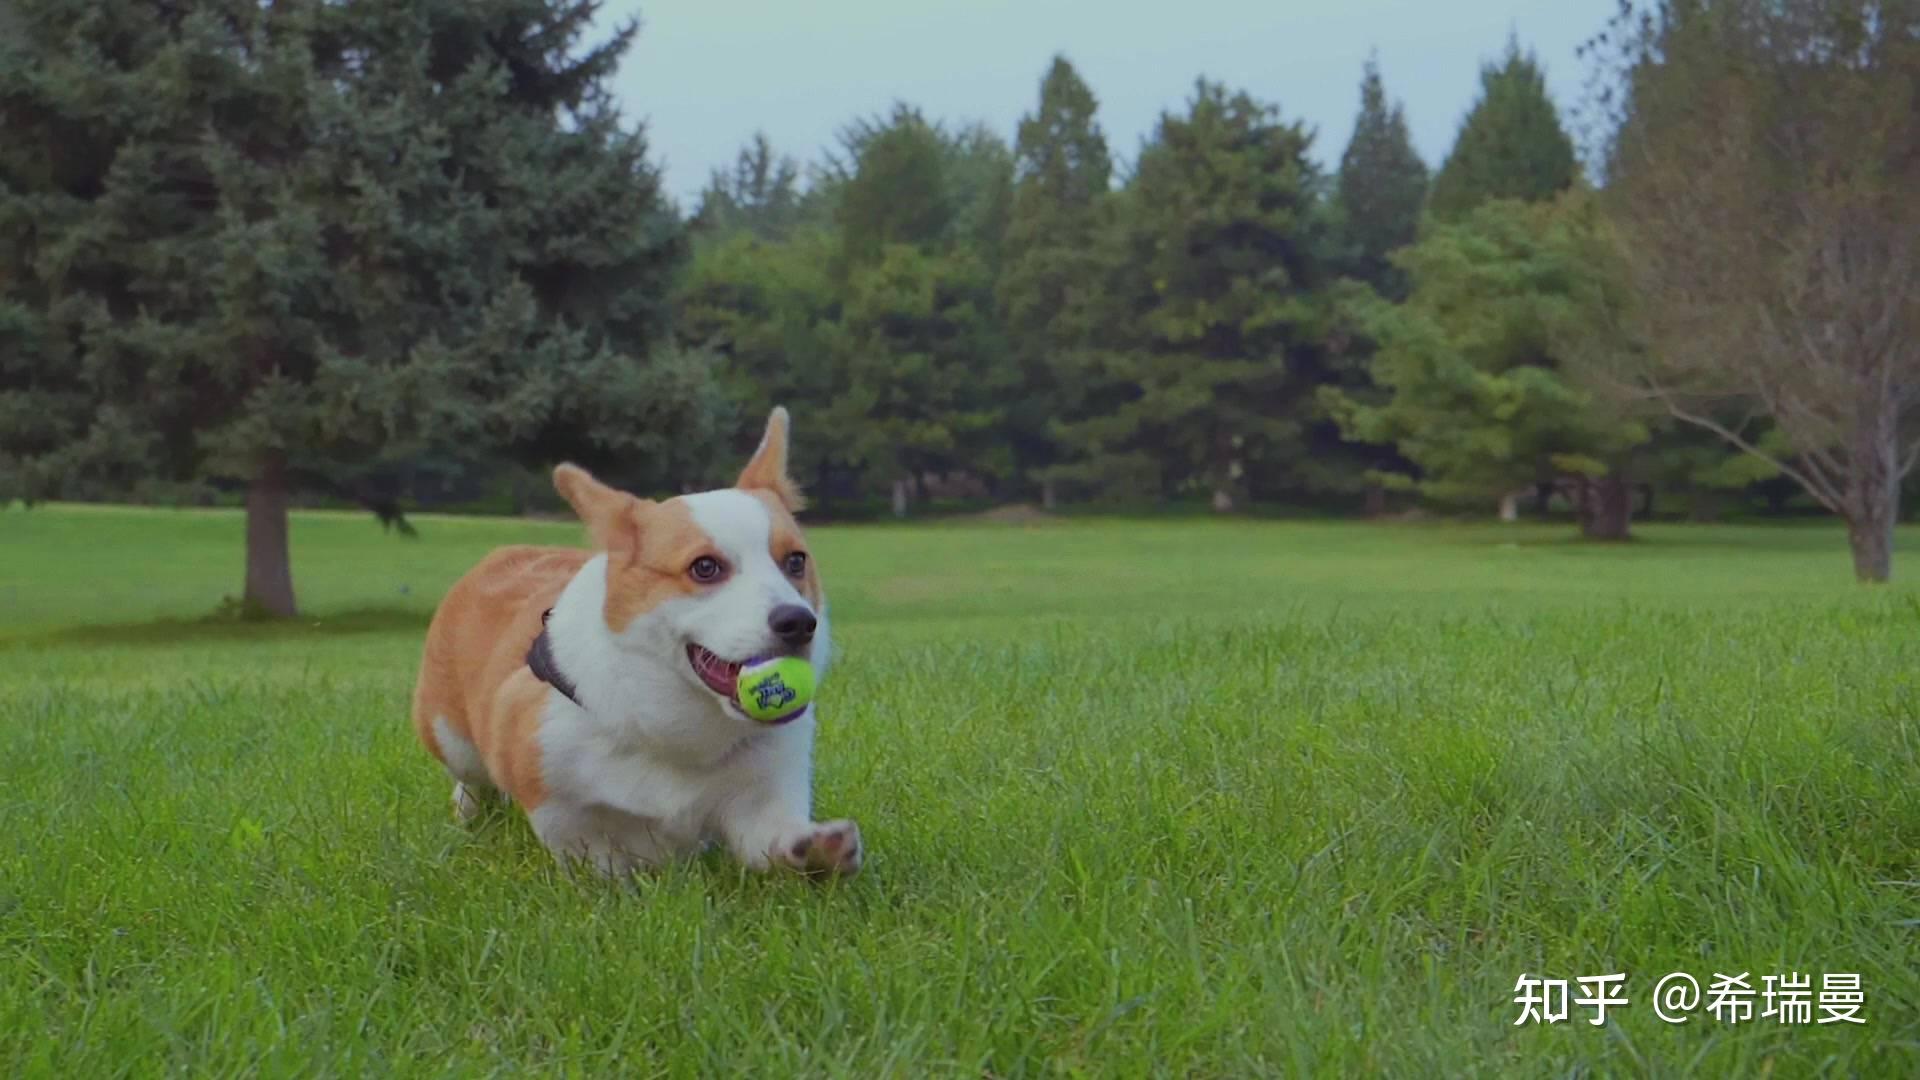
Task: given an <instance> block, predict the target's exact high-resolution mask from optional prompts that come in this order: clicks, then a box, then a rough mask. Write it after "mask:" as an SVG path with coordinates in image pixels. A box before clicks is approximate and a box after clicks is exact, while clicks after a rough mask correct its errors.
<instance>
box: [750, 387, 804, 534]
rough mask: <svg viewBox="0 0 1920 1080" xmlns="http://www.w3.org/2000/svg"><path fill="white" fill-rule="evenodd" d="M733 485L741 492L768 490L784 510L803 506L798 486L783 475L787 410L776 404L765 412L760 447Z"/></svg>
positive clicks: (789, 510) (791, 478) (785, 457)
mask: <svg viewBox="0 0 1920 1080" xmlns="http://www.w3.org/2000/svg"><path fill="white" fill-rule="evenodd" d="M733 486H734V487H737V488H740V489H742V490H744V491H768V492H772V493H773V495H774V497H775V498H777V499H779V500H780V504H781V505H782V506H785V507H786V508H787V512H788V513H798V512H799V511H800V508H801V507H802V506H804V505H806V500H805V499H803V498H801V496H800V487H799V485H797V484H795V483H794V482H793V477H791V476H788V475H787V410H786V409H785V408H784V407H782V406H778V405H776V406H774V409H773V411H772V412H771V413H768V414H767V432H766V434H764V435H762V436H760V449H758V450H755V451H754V452H753V459H752V460H750V461H748V462H747V467H746V468H744V469H741V470H740V479H738V480H735V481H734V482H733Z"/></svg>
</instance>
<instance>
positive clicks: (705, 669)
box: [687, 642, 740, 702]
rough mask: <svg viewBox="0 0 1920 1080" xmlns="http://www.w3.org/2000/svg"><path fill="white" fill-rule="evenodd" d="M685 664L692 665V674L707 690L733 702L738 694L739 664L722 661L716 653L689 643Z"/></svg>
mask: <svg viewBox="0 0 1920 1080" xmlns="http://www.w3.org/2000/svg"><path fill="white" fill-rule="evenodd" d="M687 663H689V664H691V665H693V673H694V674H695V675H698V676H700V681H701V682H703V683H706V684H707V689H709V690H711V691H713V692H714V693H716V694H719V695H720V696H721V697H723V698H726V699H727V700H728V701H729V702H732V701H735V700H736V699H737V697H738V695H739V692H740V664H739V663H737V662H735V661H732V660H722V659H721V658H720V656H719V654H718V653H715V652H713V651H712V650H710V649H704V648H701V647H700V646H698V645H695V644H693V643H691V642H689V643H688V644H687Z"/></svg>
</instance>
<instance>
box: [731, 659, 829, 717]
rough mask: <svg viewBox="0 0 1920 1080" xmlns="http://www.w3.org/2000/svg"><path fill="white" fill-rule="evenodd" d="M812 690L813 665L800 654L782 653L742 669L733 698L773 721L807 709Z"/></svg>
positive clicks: (746, 710) (751, 713)
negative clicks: (782, 654) (789, 654)
mask: <svg viewBox="0 0 1920 1080" xmlns="http://www.w3.org/2000/svg"><path fill="white" fill-rule="evenodd" d="M813 689H814V677H813V665H812V664H809V663H807V662H806V661H805V660H802V659H801V658H799V657H797V656H781V657H777V658H775V659H772V660H762V661H760V662H759V663H757V664H748V665H747V666H745V667H743V668H741V669H740V681H739V683H738V684H737V688H736V690H735V692H734V697H735V698H736V699H737V700H738V701H739V702H740V711H742V712H744V713H746V714H747V715H748V716H751V717H753V718H754V719H755V720H758V721H760V722H761V723H763V724H771V723H776V722H778V721H781V720H786V719H789V718H791V717H793V716H794V715H796V714H798V713H799V712H800V710H802V709H804V708H806V707H807V705H808V703H810V702H812V701H813Z"/></svg>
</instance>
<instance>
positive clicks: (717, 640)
mask: <svg viewBox="0 0 1920 1080" xmlns="http://www.w3.org/2000/svg"><path fill="white" fill-rule="evenodd" d="M686 499H687V510H688V511H689V512H690V513H691V514H692V515H693V522H694V524H696V525H698V526H700V529H701V531H702V532H705V533H706V534H707V537H708V538H709V539H711V540H712V541H713V546H714V548H715V549H717V550H718V551H719V553H720V555H721V556H723V557H724V558H725V559H726V561H727V565H728V566H729V567H730V568H731V570H732V573H731V575H730V576H729V577H728V578H727V581H726V582H725V583H724V584H722V585H720V586H719V587H718V588H715V589H712V590H710V591H709V592H708V593H707V594H706V595H704V596H699V597H696V598H693V599H691V600H689V601H686V602H685V604H684V607H681V610H679V611H676V612H675V615H676V616H678V617H681V618H685V619H686V621H685V622H684V623H683V624H682V626H683V628H684V629H685V630H686V631H687V636H688V638H689V639H690V640H693V641H696V642H698V643H699V644H701V645H704V646H706V647H707V648H709V649H712V650H713V651H714V652H716V653H719V654H720V655H721V656H722V657H723V658H725V659H728V660H735V661H739V660H750V659H752V658H753V657H755V656H759V655H763V654H765V653H768V652H772V651H774V650H775V649H776V648H778V646H779V642H778V640H776V639H775V638H774V636H773V631H772V630H771V629H770V628H769V627H768V626H767V616H768V615H770V614H772V612H773V609H774V608H776V607H779V606H781V605H783V604H798V605H799V606H801V607H804V608H806V609H807V610H809V611H812V610H813V605H812V604H809V603H808V602H807V598H806V597H804V596H802V595H800V590H799V589H796V588H794V585H793V581H792V579H790V578H788V577H787V575H786V573H785V572H784V571H782V570H781V569H780V567H778V566H776V565H774V561H773V553H772V552H771V551H770V550H769V549H768V545H769V544H770V543H771V542H772V537H773V515H772V514H770V513H768V512H767V508H766V505H765V504H763V503H762V502H761V501H760V500H759V499H756V498H754V497H753V496H751V495H748V494H746V493H745V492H741V491H734V490H730V489H729V490H724V491H706V492H701V493H700V494H698V495H689V496H687V497H686ZM676 606H679V605H676Z"/></svg>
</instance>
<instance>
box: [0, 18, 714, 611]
mask: <svg viewBox="0 0 1920 1080" xmlns="http://www.w3.org/2000/svg"><path fill="white" fill-rule="evenodd" d="M597 8H598V5H597V4H595V3H592V2H586V0H555V2H551V3H548V2H543V0H481V2H466V0H410V2H407V3H370V2H366V3H352V2H350V3H324V2H320V0H281V2H277V3H274V4H271V5H262V4H257V3H253V2H251V0H226V2H223V3H209V4H203V5H198V6H196V7H194V8H192V9H190V10H189V9H183V8H175V7H167V6H154V5H149V4H144V3H136V2H133V0H108V2H104V3H98V2H93V0H88V2H82V0H15V2H13V3H10V4H9V5H8V11H9V13H10V15H11V16H12V17H13V19H14V21H15V22H14V26H13V31H14V32H13V33H10V34H9V35H8V37H7V40H6V42H5V43H4V45H0V48H4V49H5V53H4V55H3V56H0V99H4V100H6V101H7V102H8V113H7V138H6V139H5V140H0V235H4V236H5V238H6V241H7V243H5V244H4V245H0V247H5V248H7V249H8V255H7V256H5V259H6V262H5V264H4V267H3V268H0V290H4V294H3V296H0V335H4V338H5V340H0V417H11V416H19V415H30V416H34V417H36V418H37V419H36V420H35V422H34V423H32V424H29V425H23V426H15V425H13V424H11V423H0V483H3V484H5V485H6V486H7V487H10V488H12V489H14V490H15V491H16V492H17V493H18V494H21V495H24V496H26V497H28V498H29V499H34V498H45V497H57V496H60V495H62V494H65V493H68V492H72V491H75V490H77V489H81V488H82V487H83V486H84V485H86V484H88V483H89V482H93V483H100V484H104V485H106V486H107V487H108V488H110V489H118V490H122V491H124V490H125V489H126V488H127V487H128V486H130V485H132V484H133V483H136V482H138V481H139V480H141V479H145V478H151V477H155V476H159V477H194V476H198V477H205V478H213V479H230V480H234V481H238V482H240V483H242V484H244V485H245V487H246V489H247V540H248V542H247V574H246V589H245V602H246V603H247V605H248V606H249V607H251V608H254V609H258V610H264V611H268V612H272V613H276V614H291V613H292V612H293V611H294V608H295V603H294V591H293V583H292V572H291V566H290V562H289V558H288V542H287V541H288V517H287V510H288V506H289V502H290V498H291V496H292V495H293V494H294V493H295V492H296V491H297V490H299V489H301V488H305V487H319V488H322V489H336V490H339V489H344V490H346V491H348V492H349V493H352V492H353V491H354V490H355V487H356V485H357V484H358V483H359V482H360V481H361V480H363V479H364V477H365V476H366V474H367V472H368V471H369V470H375V471H377V470H378V469H380V468H382V467H384V466H391V465H394V464H396V463H399V462H404V461H406V460H410V459H413V458H417V457H419V456H420V455H422V454H428V453H435V452H444V453H447V454H452V455H456V456H469V457H470V456H473V455H480V454H487V453H511V454H514V455H516V456H520V457H522V458H524V459H528V460H541V459H547V460H550V459H551V458H553V457H557V456H561V455H569V456H581V457H585V458H588V459H590V460H603V459H604V460H612V459H614V458H616V457H617V459H618V460H619V461H620V462H622V463H623V464H626V465H628V468H629V470H630V471H629V472H628V473H627V474H626V475H623V476H622V477H621V478H622V479H623V480H626V481H627V482H630V483H631V482H648V483H660V482H666V481H668V480H669V479H670V478H671V477H672V475H673V474H674V473H675V472H676V471H677V470H681V469H684V468H690V467H693V466H694V464H695V463H697V462H698V461H699V460H700V459H701V458H702V457H703V455H702V453H701V450H702V446H703V442H710V441H711V440H712V439H713V438H714V437H715V436H716V435H717V427H716V423H717V419H716V418H717V415H718V410H719V404H720V403H719V400H718V398H717V395H716V392H715V387H714V385H713V383H712V379H711V377H710V374H709V372H708V370H707V366H706V364H705V363H704V361H703V360H702V359H701V358H699V357H697V356H689V355H681V354H677V353H658V350H657V348H656V347H657V346H658V345H660V344H661V343H662V339H663V337H664V329H665V325H666V318H667V314H668V311H667V306H666V304H667V294H668V290H667V284H668V281H669V277H670V274H671V273H672V271H673V268H674V266H675V264H676V263H677V261H678V259H679V256H680V253H681V250H682V248H683V245H684V241H683V239H682V236H681V231H680V226H679V225H678V223H677V220H676V219H675V217H674V215H673V214H672V212H671V210H670V208H669V207H668V206H667V205H666V203H665V202H664V200H663V199H662V197H661V194H660V190H659V182H658V177H657V175H656V174H655V172H654V170H653V168H652V167H651V166H650V165H649V164H648V163H647V160H646V154H645V151H646V145H645V142H644V141H643V139H642V138H641V136H640V135H639V134H638V133H637V132H635V131H632V130H630V129H628V128H626V127H624V126H623V125H622V124H621V122H620V120H619V117H618V116H617V113H616V111H615V109H614V108H613V106H612V104H611V102H610V100H609V98H608V95H607V92H606V90H605V89H604V80H605V79H606V78H607V77H608V76H609V75H610V74H611V73H612V71H613V70H614V68H615V66H616V65H617V63H618V61H619V58H620V55H621V54H622V53H623V52H624V51H625V49H626V47H627V45H628V44H629V42H630V41H631V38H632V34H633V29H632V28H631V27H628V28H625V29H623V30H621V31H620V32H618V33H616V34H614V35H613V36H612V37H611V38H610V39H609V40H607V41H606V42H605V43H604V44H601V45H599V46H596V47H593V48H583V47H582V46H581V44H580V43H581V41H582V40H583V39H584V36H585V35H586V34H587V33H588V32H589V30H590V29H591V27H592V23H593V18H594V15H595V14H596V11H597ZM650 356H652V357H654V359H652V360H648V359H645V358H647V357H650ZM635 462H639V463H642V464H641V468H640V469H639V470H633V463H635ZM381 509H383V510H385V511H386V513H387V515H388V516H391V515H392V514H393V512H394V508H393V507H390V506H388V507H382V508H381Z"/></svg>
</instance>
